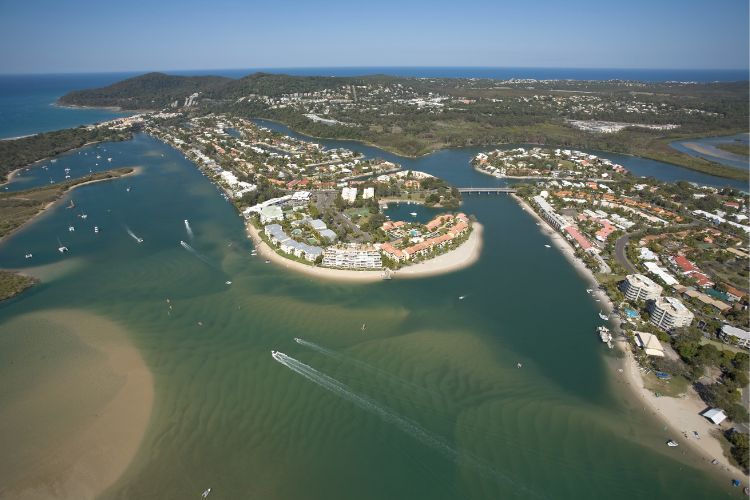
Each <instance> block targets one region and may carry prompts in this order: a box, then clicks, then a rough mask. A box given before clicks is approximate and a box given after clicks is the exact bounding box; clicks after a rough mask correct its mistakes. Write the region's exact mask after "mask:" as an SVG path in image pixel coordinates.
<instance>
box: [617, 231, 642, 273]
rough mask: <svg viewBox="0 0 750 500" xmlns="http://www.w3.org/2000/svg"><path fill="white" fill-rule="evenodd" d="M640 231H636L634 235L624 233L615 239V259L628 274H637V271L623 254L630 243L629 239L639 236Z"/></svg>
mask: <svg viewBox="0 0 750 500" xmlns="http://www.w3.org/2000/svg"><path fill="white" fill-rule="evenodd" d="M641 232H642V231H638V232H636V233H626V234H623V235H622V236H620V237H619V238H617V241H615V259H617V262H619V263H620V265H621V266H622V267H624V268H625V269H626V270H627V272H628V274H635V273H637V272H638V270H637V269H636V268H635V266H634V265H633V264H632V263H631V262H630V261H629V260H628V256H627V254H626V252H625V249H626V248H627V246H628V242H629V241H630V237H631V236H634V235H636V234H638V235H639V236H640V233H641Z"/></svg>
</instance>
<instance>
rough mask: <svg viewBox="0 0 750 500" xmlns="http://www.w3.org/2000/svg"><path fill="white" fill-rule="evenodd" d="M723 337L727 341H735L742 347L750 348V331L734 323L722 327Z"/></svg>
mask: <svg viewBox="0 0 750 500" xmlns="http://www.w3.org/2000/svg"><path fill="white" fill-rule="evenodd" d="M720 335H721V337H722V338H723V339H724V340H726V341H733V342H734V343H735V344H737V345H738V346H740V347H744V348H745V349H750V332H748V331H746V330H743V329H742V328H737V327H736V326H732V325H723V326H722V327H721V334H720Z"/></svg>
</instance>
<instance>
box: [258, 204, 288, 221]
mask: <svg viewBox="0 0 750 500" xmlns="http://www.w3.org/2000/svg"><path fill="white" fill-rule="evenodd" d="M279 220H284V212H283V211H282V210H281V207H279V206H276V205H271V206H267V207H263V208H261V209H260V222H261V224H268V223H269V222H275V221H279Z"/></svg>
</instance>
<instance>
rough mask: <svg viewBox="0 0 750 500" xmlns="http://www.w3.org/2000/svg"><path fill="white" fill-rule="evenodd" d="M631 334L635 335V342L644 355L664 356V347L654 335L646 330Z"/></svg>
mask: <svg viewBox="0 0 750 500" xmlns="http://www.w3.org/2000/svg"><path fill="white" fill-rule="evenodd" d="M633 334H634V335H635V343H636V344H638V347H640V348H641V349H643V351H644V352H645V353H646V355H648V356H656V357H659V358H663V357H664V347H663V346H662V345H661V342H659V339H658V338H656V335H654V334H653V333H648V332H633Z"/></svg>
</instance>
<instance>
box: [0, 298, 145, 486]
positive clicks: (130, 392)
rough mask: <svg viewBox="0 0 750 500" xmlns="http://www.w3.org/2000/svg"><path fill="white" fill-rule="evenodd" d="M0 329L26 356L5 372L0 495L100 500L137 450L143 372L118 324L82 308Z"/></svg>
mask: <svg viewBox="0 0 750 500" xmlns="http://www.w3.org/2000/svg"><path fill="white" fill-rule="evenodd" d="M0 332H2V336H1V339H2V340H1V341H0V342H2V344H3V345H5V344H6V343H9V344H10V345H13V344H17V343H23V342H29V343H30V346H31V347H30V349H31V352H32V353H33V354H29V356H28V358H25V359H18V360H16V362H15V363H12V366H11V367H10V368H8V367H6V368H5V369H4V371H3V375H4V381H5V383H6V384H11V385H16V384H17V385H18V386H19V389H17V390H15V391H14V390H11V391H7V390H6V391H3V395H2V396H3V398H2V400H3V405H2V407H1V409H0V420H1V421H2V422H3V427H2V429H0V437H1V438H2V442H3V445H4V448H5V450H6V453H3V454H2V457H0V498H3V499H5V498H8V499H11V498H12V499H58V498H60V499H69V498H70V499H72V498H76V499H89V498H96V497H98V496H99V495H101V493H102V492H103V491H105V490H106V489H107V488H108V487H109V486H110V485H112V484H113V483H114V482H115V481H116V480H117V479H118V478H119V477H120V476H121V475H122V473H123V472H124V471H125V470H126V469H127V467H128V465H129V464H130V462H131V461H132V460H133V458H134V456H135V454H136V452H137V451H138V448H139V446H140V442H141V440H142V438H143V435H144V433H145V431H146V428H147V426H148V422H149V418H150V415H151V408H152V405H153V401H154V384H153V380H152V375H151V372H150V371H149V369H148V368H147V367H146V365H145V363H144V361H143V359H142V358H141V356H140V354H139V352H138V351H137V349H136V348H135V347H134V346H133V345H132V344H131V343H130V341H129V340H128V338H127V332H126V331H125V330H124V329H123V328H122V327H120V326H119V325H117V324H116V323H114V322H112V321H110V320H108V319H105V318H103V317H100V316H98V315H95V314H91V313H88V312H85V311H81V310H72V309H57V310H45V311H43V312H34V313H30V314H26V315H22V316H19V317H17V318H13V319H12V320H10V321H7V322H6V323H4V324H2V325H0ZM35 351H36V352H35ZM10 450H13V451H12V452H10Z"/></svg>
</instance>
